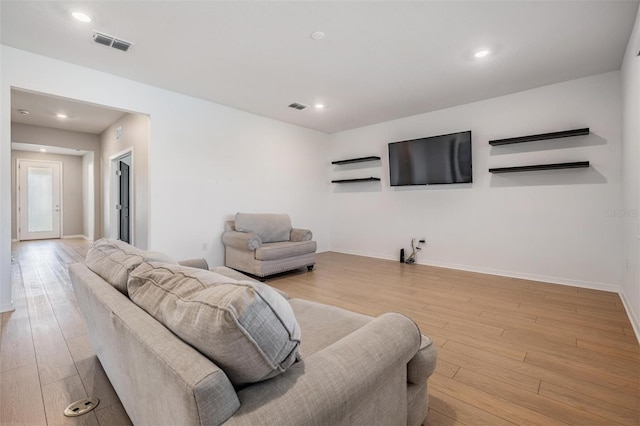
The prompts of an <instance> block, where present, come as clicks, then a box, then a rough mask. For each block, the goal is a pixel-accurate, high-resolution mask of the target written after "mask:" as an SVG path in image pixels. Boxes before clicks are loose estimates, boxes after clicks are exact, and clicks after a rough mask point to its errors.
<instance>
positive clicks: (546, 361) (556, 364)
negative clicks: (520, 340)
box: [525, 352, 639, 395]
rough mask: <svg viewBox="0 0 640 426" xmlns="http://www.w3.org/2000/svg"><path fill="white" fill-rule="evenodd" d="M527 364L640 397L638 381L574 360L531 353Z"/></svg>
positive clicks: (528, 355) (541, 353)
mask: <svg viewBox="0 0 640 426" xmlns="http://www.w3.org/2000/svg"><path fill="white" fill-rule="evenodd" d="M525 363H527V364H532V365H536V366H538V367H541V368H543V369H545V370H550V371H554V372H556V373H560V374H565V375H569V376H571V377H575V378H579V379H583V380H585V381H589V382H591V383H594V384H596V385H600V386H604V387H607V388H609V389H613V390H617V391H620V392H627V393H630V394H632V395H638V387H639V386H638V381H637V380H636V381H635V382H634V381H633V380H632V379H629V378H626V377H621V376H619V375H617V374H613V373H608V372H600V371H598V370H595V369H591V368H586V369H585V368H584V367H583V366H580V365H576V364H575V363H574V362H573V361H572V360H570V359H566V358H562V357H557V356H552V355H549V354H546V353H543V352H529V353H527V357H526V358H525Z"/></svg>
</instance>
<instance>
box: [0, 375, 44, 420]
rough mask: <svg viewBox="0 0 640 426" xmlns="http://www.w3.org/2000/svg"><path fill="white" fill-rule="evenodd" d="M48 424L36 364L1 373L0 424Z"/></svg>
mask: <svg viewBox="0 0 640 426" xmlns="http://www.w3.org/2000/svg"><path fill="white" fill-rule="evenodd" d="M46 422H47V419H46V416H45V413H44V403H43V401H42V392H41V390H40V381H39V379H38V368H37V366H36V364H29V365H25V366H23V367H19V368H15V369H13V370H9V371H3V372H2V373H0V424H2V425H21V424H22V425H43V424H46Z"/></svg>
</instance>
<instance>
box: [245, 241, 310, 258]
mask: <svg viewBox="0 0 640 426" xmlns="http://www.w3.org/2000/svg"><path fill="white" fill-rule="evenodd" d="M315 252H316V242H315V241H302V242H296V243H293V242H289V241H283V242H279V243H268V244H265V245H263V246H262V247H259V248H257V249H256V260H278V259H284V258H287V257H294V256H300V255H303V254H308V253H315Z"/></svg>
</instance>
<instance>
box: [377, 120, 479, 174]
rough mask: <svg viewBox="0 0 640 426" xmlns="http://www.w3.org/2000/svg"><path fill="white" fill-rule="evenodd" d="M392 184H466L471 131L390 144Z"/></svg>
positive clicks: (469, 163)
mask: <svg viewBox="0 0 640 426" xmlns="http://www.w3.org/2000/svg"><path fill="white" fill-rule="evenodd" d="M389 175H390V178H391V179H390V182H391V186H403V185H432V184H443V183H469V182H472V181H473V174H472V172H471V130H469V131H466V132H459V133H452V134H450V135H442V136H432V137H428V138H421V139H413V140H408V141H402V142H392V143H390V144H389Z"/></svg>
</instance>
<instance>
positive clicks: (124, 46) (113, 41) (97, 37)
mask: <svg viewBox="0 0 640 426" xmlns="http://www.w3.org/2000/svg"><path fill="white" fill-rule="evenodd" d="M92 37H93V41H95V42H96V43H98V44H101V45H103V46H109V47H113V48H114V49H118V50H121V51H123V52H126V51H127V50H129V48H130V47H131V43H129V42H128V41H124V40H119V39H117V38H115V37H111V36H110V35H106V34H102V33H99V32H97V31H94V32H93V35H92Z"/></svg>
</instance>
